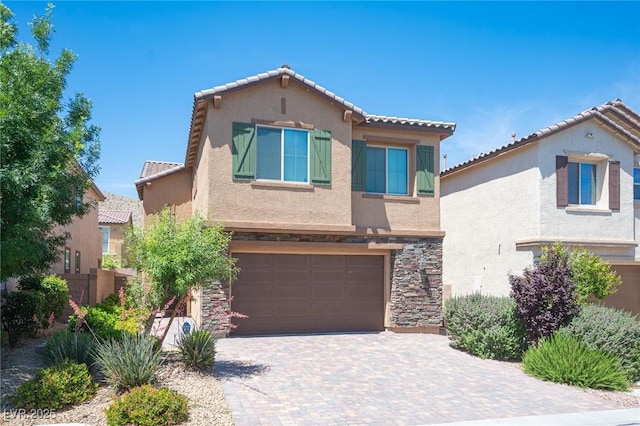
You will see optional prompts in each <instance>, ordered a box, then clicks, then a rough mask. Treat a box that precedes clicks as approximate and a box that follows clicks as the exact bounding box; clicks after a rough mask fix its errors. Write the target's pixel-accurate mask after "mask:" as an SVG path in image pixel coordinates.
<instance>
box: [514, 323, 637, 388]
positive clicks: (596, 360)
mask: <svg viewBox="0 0 640 426" xmlns="http://www.w3.org/2000/svg"><path fill="white" fill-rule="evenodd" d="M522 366H523V367H524V371H525V372H526V373H527V374H530V375H532V376H534V377H538V378H540V379H542V380H547V381H550V382H556V383H566V384H569V385H572V386H578V387H581V388H594V389H607V390H616V391H626V390H627V389H628V388H629V382H628V381H627V377H626V376H625V373H624V371H623V370H622V368H621V367H620V364H619V362H618V359H617V358H616V357H615V356H614V355H611V354H607V353H605V352H602V351H600V350H596V349H591V348H590V347H589V346H587V345H585V344H584V343H581V342H579V341H578V340H576V339H574V338H573V337H566V336H563V335H562V334H554V335H553V336H551V337H549V338H545V339H541V340H540V341H539V344H538V345H537V346H531V347H530V348H529V349H528V350H527V352H525V354H524V357H523V358H522Z"/></svg>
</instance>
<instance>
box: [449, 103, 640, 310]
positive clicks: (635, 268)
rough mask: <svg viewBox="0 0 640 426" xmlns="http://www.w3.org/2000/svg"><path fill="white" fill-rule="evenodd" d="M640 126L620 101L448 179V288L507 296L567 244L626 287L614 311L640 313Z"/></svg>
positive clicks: (453, 171)
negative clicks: (518, 279) (512, 282)
mask: <svg viewBox="0 0 640 426" xmlns="http://www.w3.org/2000/svg"><path fill="white" fill-rule="evenodd" d="M639 154H640V116H638V114H637V113H636V112H634V111H633V110H631V109H630V108H629V107H628V106H626V105H625V104H623V103H622V102H621V101H620V100H615V101H612V102H608V103H606V104H604V105H601V106H599V107H594V108H592V109H590V110H587V111H584V112H582V113H580V114H578V115H576V116H574V117H571V118H569V119H567V120H564V121H562V122H560V123H557V124H554V125H552V126H550V127H547V128H545V129H542V130H540V131H538V132H536V133H533V134H532V135H530V136H527V137H525V138H523V139H520V140H517V141H513V142H512V143H510V144H508V145H505V146H503V147H502V148H499V149H496V150H494V151H491V152H488V153H485V154H481V155H479V156H478V157H476V158H474V159H472V160H469V161H467V162H465V163H462V164H459V165H457V166H455V167H452V168H450V169H448V170H446V171H444V172H443V173H442V174H441V193H442V200H441V203H442V228H443V229H444V230H445V231H446V232H447V238H446V239H445V242H444V259H445V260H444V285H445V288H446V289H449V287H450V289H451V292H452V293H453V294H465V293H470V292H475V291H482V292H483V293H490V294H508V293H509V291H510V288H509V283H508V278H507V274H508V273H509V272H511V273H513V274H521V273H522V270H523V268H525V267H527V266H530V265H531V264H532V263H533V262H534V261H535V260H536V259H538V258H539V256H540V253H541V249H542V247H543V246H546V245H550V244H553V243H554V242H562V243H563V244H565V245H567V246H569V247H583V248H585V249H587V250H589V251H591V252H593V253H595V254H597V255H599V256H601V257H602V258H604V259H606V260H607V261H609V262H610V263H611V264H612V265H613V266H614V268H615V269H616V270H617V272H618V273H620V275H621V276H622V278H623V285H622V286H621V287H620V289H619V291H618V293H617V294H616V295H614V296H611V297H610V298H609V299H608V301H607V302H608V303H610V304H612V305H614V306H618V307H624V308H626V309H629V310H631V311H633V312H640V249H639V248H638V241H639V240H640V155H639Z"/></svg>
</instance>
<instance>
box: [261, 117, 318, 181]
mask: <svg viewBox="0 0 640 426" xmlns="http://www.w3.org/2000/svg"><path fill="white" fill-rule="evenodd" d="M257 134H258V135H257V136H258V139H257V142H258V144H257V168H256V178H257V179H267V180H280V181H284V182H302V183H308V182H309V132H307V131H306V130H297V129H278V128H272V127H258V129H257Z"/></svg>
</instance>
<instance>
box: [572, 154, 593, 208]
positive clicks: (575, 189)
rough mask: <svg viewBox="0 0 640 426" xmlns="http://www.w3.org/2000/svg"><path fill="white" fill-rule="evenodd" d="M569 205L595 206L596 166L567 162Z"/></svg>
mask: <svg viewBox="0 0 640 426" xmlns="http://www.w3.org/2000/svg"><path fill="white" fill-rule="evenodd" d="M568 174H569V176H568V178H569V204H591V205H594V204H596V165H595V164H589V163H573V162H569V170H568Z"/></svg>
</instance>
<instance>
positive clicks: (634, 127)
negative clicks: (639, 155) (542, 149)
mask: <svg viewBox="0 0 640 426" xmlns="http://www.w3.org/2000/svg"><path fill="white" fill-rule="evenodd" d="M590 119H596V120H598V121H600V122H601V123H602V124H603V125H605V126H607V127H609V128H610V129H611V130H612V131H613V132H615V133H617V134H619V135H620V136H621V137H622V138H623V139H625V140H626V141H627V142H629V143H630V144H631V145H632V146H633V147H634V150H635V151H636V152H640V115H638V113H636V112H635V111H634V110H633V109H631V108H629V107H628V106H627V105H625V104H624V103H623V102H622V101H621V100H620V99H616V100H614V101H610V102H607V103H605V104H603V105H600V106H596V107H593V108H591V109H588V110H586V111H583V112H581V113H580V114H577V115H574V116H573V117H570V118H567V119H566V120H563V121H560V122H559V123H556V124H553V125H551V126H549V127H545V128H544V129H542V130H538V131H537V132H535V133H532V134H530V135H529V136H525V137H524V138H522V139H519V140H516V141H513V142H511V143H509V144H507V145H504V146H502V147H500V148H496V149H493V150H491V151H487V152H483V153H481V154H478V155H477V156H476V157H474V158H472V159H470V160H467V161H465V162H463V163H460V164H458V165H455V166H453V167H450V168H448V169H447V170H445V171H443V172H442V173H440V176H441V177H443V178H446V177H447V176H448V175H450V174H453V173H455V172H459V171H461V170H463V169H466V168H468V167H471V166H473V165H476V164H478V163H481V162H484V161H487V160H489V159H491V158H493V157H496V156H498V155H501V154H504V153H506V152H509V151H512V150H514V149H518V148H521V147H522V146H525V145H528V144H530V143H532V142H536V141H539V140H540V139H542V138H544V137H547V136H550V135H552V134H555V133H558V132H560V131H562V130H565V129H567V128H569V127H572V126H575V125H577V124H580V123H582V122H585V121H587V120H590Z"/></svg>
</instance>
